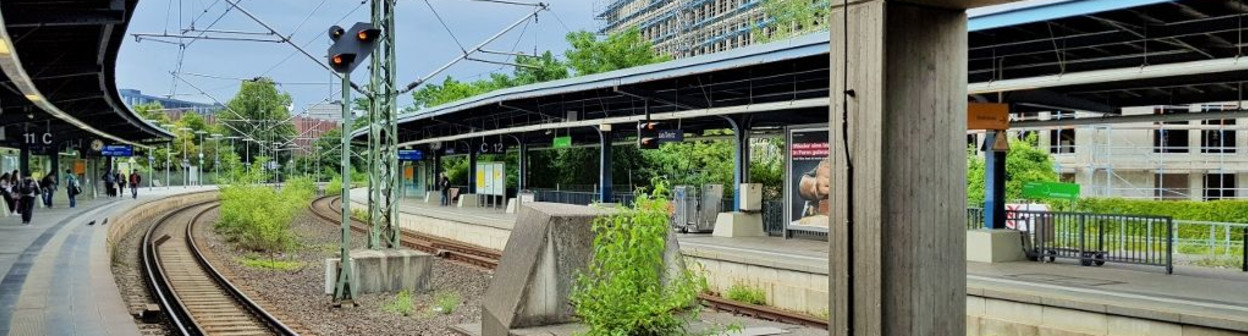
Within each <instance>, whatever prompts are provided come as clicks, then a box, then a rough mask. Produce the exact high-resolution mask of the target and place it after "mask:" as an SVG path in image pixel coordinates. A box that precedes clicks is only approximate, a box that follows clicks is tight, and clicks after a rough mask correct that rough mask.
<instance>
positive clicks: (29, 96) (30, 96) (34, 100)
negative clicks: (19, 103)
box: [26, 94, 43, 103]
mask: <svg viewBox="0 0 1248 336" xmlns="http://www.w3.org/2000/svg"><path fill="white" fill-rule="evenodd" d="M26 99H27V100H30V102H32V103H38V102H40V101H43V96H40V95H37V94H27V95H26Z"/></svg>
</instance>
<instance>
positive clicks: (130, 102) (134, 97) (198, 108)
mask: <svg viewBox="0 0 1248 336" xmlns="http://www.w3.org/2000/svg"><path fill="white" fill-rule="evenodd" d="M118 93H120V95H121V100H122V101H124V102H125V103H126V106H130V107H134V106H135V105H142V104H148V103H160V106H161V107H164V108H166V109H169V110H178V111H194V112H195V113H198V114H199V115H201V116H204V117H205V118H207V117H209V116H212V115H214V114H216V113H217V111H220V110H222V109H225V106H223V105H221V104H205V103H199V102H193V101H186V100H181V99H173V98H166V97H160V96H153V95H146V94H143V92H142V91H139V90H135V89H121V90H118ZM177 117H181V113H178V114H177V115H176V117H175V115H172V114H170V116H169V118H170V119H173V120H177V119H178V118H177Z"/></svg>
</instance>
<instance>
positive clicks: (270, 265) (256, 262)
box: [237, 255, 303, 272]
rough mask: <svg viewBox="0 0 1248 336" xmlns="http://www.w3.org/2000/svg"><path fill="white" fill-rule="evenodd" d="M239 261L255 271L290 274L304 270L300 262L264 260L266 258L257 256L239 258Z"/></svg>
mask: <svg viewBox="0 0 1248 336" xmlns="http://www.w3.org/2000/svg"><path fill="white" fill-rule="evenodd" d="M237 260H238V263H239V264H242V265H243V266H244V267H247V268H253V269H261V270H273V271H287V272H290V271H297V270H299V269H301V268H303V262H300V261H287V260H277V259H273V258H264V257H260V256H256V255H246V256H242V257H238V259H237Z"/></svg>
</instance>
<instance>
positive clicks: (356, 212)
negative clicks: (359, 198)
mask: <svg viewBox="0 0 1248 336" xmlns="http://www.w3.org/2000/svg"><path fill="white" fill-rule="evenodd" d="M368 217H369V213H368V209H360V208H355V209H351V218H355V219H356V220H359V221H361V222H368Z"/></svg>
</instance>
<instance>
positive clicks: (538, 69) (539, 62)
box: [513, 50, 568, 85]
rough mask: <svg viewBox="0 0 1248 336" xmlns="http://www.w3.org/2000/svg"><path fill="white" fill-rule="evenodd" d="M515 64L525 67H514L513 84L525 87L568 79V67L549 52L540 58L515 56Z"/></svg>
mask: <svg viewBox="0 0 1248 336" xmlns="http://www.w3.org/2000/svg"><path fill="white" fill-rule="evenodd" d="M516 63H517V64H521V65H526V66H520V67H516V70H515V72H514V73H513V77H515V79H514V81H513V83H515V84H516V85H526V84H533V83H541V82H548V81H552V80H558V79H564V78H568V65H567V64H566V63H564V62H562V61H559V60H558V59H555V55H554V54H552V53H551V52H550V51H549V50H547V51H546V52H544V53H542V55H541V56H526V55H520V56H516Z"/></svg>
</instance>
